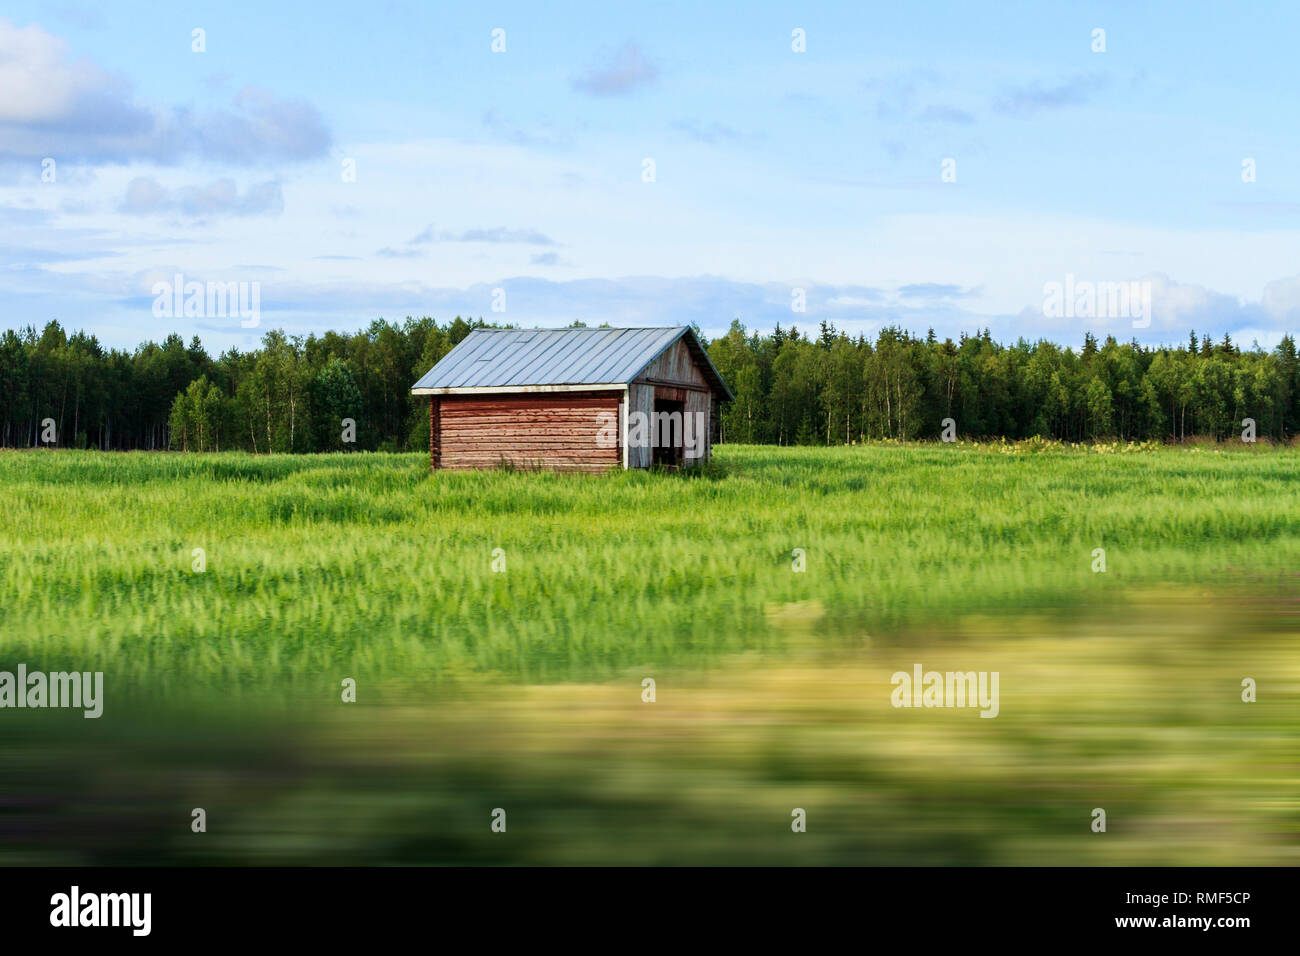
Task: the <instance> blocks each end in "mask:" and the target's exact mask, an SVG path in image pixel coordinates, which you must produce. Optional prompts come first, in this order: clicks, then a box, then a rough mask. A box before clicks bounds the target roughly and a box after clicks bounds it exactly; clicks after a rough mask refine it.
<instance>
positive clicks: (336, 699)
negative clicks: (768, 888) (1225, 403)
mask: <svg viewBox="0 0 1300 956" xmlns="http://www.w3.org/2000/svg"><path fill="white" fill-rule="evenodd" d="M1008 449H1009V450H1008ZM1112 451H1113V453H1110V454H1103V453H1100V452H1098V451H1097V450H1095V449H1087V448H1049V449H1034V448H1021V447H1019V446H1002V447H999V446H996V445H995V446H972V445H964V446H956V447H953V446H948V447H943V446H930V447H924V446H922V447H898V446H868V447H857V448H840V449H830V450H827V449H776V448H746V447H734V446H723V447H721V448H720V449H719V450H718V458H719V459H720V468H719V469H718V470H717V471H716V472H715V473H713V474H710V475H707V476H703V477H694V478H687V477H683V476H676V475H657V474H615V475H610V476H602V477H591V476H559V475H547V474H526V473H522V474H521V473H506V472H492V473H487V474H478V475H462V474H439V475H436V476H430V475H429V474H428V472H427V466H426V464H425V462H424V461H423V460H422V458H421V457H420V456H396V455H394V456H390V455H338V456H312V457H298V458H295V457H289V456H269V457H260V458H254V457H250V456H245V455H209V456H197V455H189V456H187V455H104V454H98V453H77V452H57V453H43V452H23V453H0V481H2V482H3V485H4V487H5V489H6V504H7V507H6V509H4V513H3V514H2V515H0V579H2V580H3V582H4V586H5V595H6V599H5V601H4V603H3V609H2V610H0V671H13V670H14V669H15V668H16V667H17V665H18V664H20V663H22V664H25V665H26V666H27V667H28V669H30V670H36V669H41V670H46V671H56V670H62V669H75V670H78V671H103V672H104V675H105V676H104V686H105V693H104V697H105V701H104V713H103V716H102V717H100V718H99V719H85V718H84V717H83V716H82V713H81V711H76V710H53V709H23V710H18V709H12V708H4V709H0V864H8V865H14V864H19V865H21V864H42V865H43V864H109V863H172V864H208V863H223V864H246V863H252V864H298V863H302V864H320V865H347V864H391V863H408V864H456V863H471V864H498V863H522V864H584V863H591V864H642V863H645V864H719V863H736V864H794V865H804V864H898V865H913V864H958V865H966V864H1047V865H1052V864H1098V865H1105V864H1156V865H1160V864H1188V865H1253V864H1263V865H1295V864H1296V863H1300V794H1298V792H1297V787H1296V783H1297V778H1298V777H1300V742H1298V741H1297V733H1296V731H1297V716H1298V715H1300V648H1297V645H1296V639H1295V638H1296V632H1297V623H1298V621H1300V575H1298V573H1297V572H1300V508H1298V507H1297V505H1300V500H1297V499H1300V491H1297V488H1296V482H1295V481H1294V477H1293V476H1294V475H1295V473H1296V468H1297V465H1300V455H1298V454H1297V453H1296V452H1294V451H1290V450H1286V449H1263V448H1261V449H1259V450H1255V449H1239V450H1236V451H1228V450H1223V451H1220V450H1218V449H1215V448H1213V447H1209V448H1200V449H1196V450H1190V449H1172V448H1171V449H1153V448H1141V447H1132V446H1130V447H1129V448H1127V449H1118V450H1112ZM196 548H198V549H201V551H202V553H203V556H204V561H203V562H202V563H203V569H202V570H198V569H197V564H196V561H197V558H196V556H195V555H194V553H193V552H194V549H196ZM795 549H799V550H800V551H801V552H802V559H800V557H799V556H798V555H796V553H795ZM1098 549H1101V551H1102V552H1103V555H1102V556H1101V561H1102V565H1101V566H1103V567H1104V568H1105V570H1100V569H1099V566H1098V560H1099V558H1098V555H1097V550H1098ZM494 563H495V564H496V565H497V567H498V568H501V567H502V566H503V567H504V569H503V570H501V569H498V570H494ZM800 564H802V570H798V569H797V568H798V566H799V565H800ZM918 665H919V666H920V667H922V668H923V670H924V671H925V672H930V671H936V672H940V673H944V672H959V673H964V672H979V673H996V674H997V675H998V676H999V681H998V688H999V694H1000V700H999V702H998V708H997V716H996V718H994V719H983V718H981V717H980V710H979V709H978V708H975V707H969V706H968V707H897V706H894V702H895V698H894V691H895V686H896V684H895V680H894V675H896V674H899V673H905V674H911V673H912V672H913V671H914V668H915V667H917V666H918ZM348 678H350V679H352V680H354V681H355V684H356V702H355V703H349V702H344V700H343V696H344V694H343V693H342V683H343V681H344V679H348ZM647 681H652V682H653V684H647V683H646V682H647ZM651 696H652V697H653V700H651V699H649V698H650V697H651ZM1243 698H1248V699H1243ZM1250 698H1253V699H1250ZM918 700H919V697H918ZM198 808H201V809H202V810H203V811H204V818H205V822H206V830H205V832H195V831H194V828H193V820H194V814H193V811H194V810H195V809H198ZM1098 810H1102V811H1104V818H1105V830H1104V832H1099V831H1098V830H1097V829H1096V827H1097V819H1098V818H1097V813H1096V811H1098ZM800 823H802V832H796V830H797V829H799V828H800V826H799V825H800ZM792 824H793V825H794V826H792ZM494 825H495V826H494ZM502 826H504V830H503V831H502V829H501V828H502Z"/></svg>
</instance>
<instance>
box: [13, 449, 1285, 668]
mask: <svg viewBox="0 0 1300 956" xmlns="http://www.w3.org/2000/svg"><path fill="white" fill-rule="evenodd" d="M1034 447H1035V446H1032V445H1021V446H1001V445H991V446H983V447H978V446H971V445H965V446H956V447H945V446H929V447H925V446H913V447H899V446H893V447H889V446H870V447H861V448H836V449H806V448H794V449H791V448H785V449H776V448H759V447H724V448H723V449H721V450H720V453H719V456H718V457H719V465H718V468H717V469H716V471H715V473H713V474H710V475H707V476H700V477H682V476H677V475H655V474H644V473H631V474H622V473H620V474H613V475H608V476H565V475H555V474H530V473H508V472H488V473H440V474H438V475H437V476H435V477H430V475H429V473H428V471H427V460H426V458H425V457H424V456H422V455H384V454H361V455H322V456H288V455H285V456H269V457H254V456H250V455H245V454H225V455H192V454H191V455H185V454H98V453H94V452H64V451H61V452H56V453H44V452H5V453H0V486H3V487H4V489H5V497H6V505H7V506H6V507H5V509H4V510H3V512H2V513H0V587H2V588H3V592H4V594H5V601H4V604H3V609H2V610H0V628H3V631H2V633H3V638H2V641H3V642H2V643H0V650H3V652H4V654H5V655H6V656H7V657H10V658H12V657H24V658H26V659H28V660H32V661H37V662H40V663H41V664H42V665H43V666H50V667H53V666H56V665H59V666H62V665H64V664H67V665H69V666H71V665H76V666H78V667H81V668H83V669H84V668H88V667H91V666H92V665H93V666H94V668H95V669H103V670H105V671H106V672H110V673H111V674H112V675H113V677H114V678H115V679H116V680H119V681H123V682H129V683H141V684H145V685H147V686H148V687H150V688H157V687H168V686H184V685H186V684H187V683H189V682H191V681H203V682H209V683H212V684H215V685H220V684H221V682H250V681H251V682H253V683H257V682H261V681H266V682H279V681H283V680H287V679H293V680H296V679H311V680H315V679H317V678H319V677H331V676H333V675H335V674H339V673H342V672H343V671H347V672H348V673H350V674H354V676H366V677H370V678H413V679H419V680H442V679H446V678H459V677H466V676H471V675H473V676H478V677H481V676H489V675H490V676H493V677H500V678H502V679H507V680H514V681H526V682H551V681H570V680H587V679H602V678H607V677H612V676H615V675H618V674H621V673H623V672H625V671H626V669H627V668H628V667H631V666H641V665H644V664H653V665H656V666H669V667H672V666H684V667H695V666H701V665H707V664H709V663H716V662H717V661H719V660H720V659H721V658H722V657H723V656H725V655H728V654H733V653H737V652H743V651H750V650H772V649H773V648H774V647H775V645H776V644H778V643H779V641H780V637H781V635H780V629H779V628H776V627H774V626H773V624H772V621H771V612H772V609H773V607H777V608H779V607H780V606H782V605H786V604H791V603H794V602H800V601H816V602H819V603H820V605H821V607H822V609H823V611H824V620H823V623H822V625H821V627H820V632H821V635H822V636H823V637H824V639H825V640H826V642H827V643H828V644H834V643H836V642H840V643H843V644H845V645H851V644H852V642H853V641H855V640H856V639H857V638H858V637H859V636H860V635H861V634H863V633H868V632H875V631H877V630H879V629H885V630H886V631H888V630H889V629H893V628H902V627H906V626H908V624H909V623H910V622H916V621H921V620H925V619H927V618H932V617H939V616H942V615H949V614H967V613H971V612H978V611H989V612H1014V611H1017V610H1022V609H1026V608H1036V609H1039V608H1057V609H1062V610H1064V611H1067V612H1071V613H1072V612H1073V611H1074V610H1076V609H1077V608H1079V607H1080V606H1085V605H1087V606H1093V605H1109V604H1115V603H1119V602H1122V601H1124V600H1125V593H1126V591H1127V589H1129V588H1132V587H1134V586H1146V585H1152V584H1175V585H1179V586H1190V587H1213V588H1231V587H1236V586H1241V587H1261V586H1263V587H1267V586H1268V580H1269V579H1270V578H1271V579H1272V580H1274V581H1275V583H1278V584H1279V585H1280V583H1281V582H1282V581H1283V580H1285V579H1286V578H1285V576H1286V575H1291V576H1292V577H1293V576H1294V573H1295V572H1296V571H1297V570H1300V482H1298V481H1297V480H1296V479H1297V472H1298V471H1300V454H1297V453H1296V452H1292V451H1275V450H1269V449H1266V448H1263V447H1261V449H1260V450H1259V451H1257V452H1256V451H1237V452H1222V451H1215V450H1210V449H1168V450H1164V449H1161V450H1136V451H1134V450H1129V451H1128V452H1127V453H1125V452H1124V450H1123V449H1122V448H1121V449H1120V450H1116V451H1112V452H1110V453H1105V452H1106V450H1107V446H1101V448H1100V449H1094V450H1074V451H1070V450H1046V451H1040V452H1037V453H1035V452H1033V451H1032V449H1033V448H1034ZM1016 449H1019V450H1018V451H1014V450H1016ZM1013 451H1014V453H1012V452H1013ZM796 548H800V549H803V551H804V567H805V570H804V571H803V572H802V573H796V572H795V571H794V570H793V565H794V558H793V557H792V555H793V552H794V549H796ZM1096 548H1103V549H1105V553H1106V554H1105V557H1106V572H1105V573H1104V574H1102V573H1094V572H1093V570H1092V566H1093V563H1094V558H1093V550H1094V549H1096ZM195 549H202V561H203V563H204V566H205V570H203V571H201V572H199V571H196V570H194V568H195V562H196V560H198V558H197V557H196V555H195V553H194V552H195ZM497 549H500V550H499V551H498V550H497ZM494 555H495V557H496V567H497V568H498V570H497V571H494V570H493V562H494ZM501 568H504V570H503V571H502V570H500V569H501Z"/></svg>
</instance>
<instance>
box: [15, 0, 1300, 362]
mask: <svg viewBox="0 0 1300 956" xmlns="http://www.w3.org/2000/svg"><path fill="white" fill-rule="evenodd" d="M1132 6H1133V5H1130V4H1105V3H1093V4H1068V3H1051V4H1044V3H1026V4H1014V3H999V4H987V5H981V4H971V3H954V4H947V3H928V4H924V5H901V4H895V5H875V4H873V5H864V4H855V3H844V4H820V5H819V4H811V5H810V4H757V5H746V6H745V8H744V10H745V12H744V13H743V14H741V13H739V12H737V11H738V10H740V9H741V8H740V7H739V6H738V5H732V4H727V5H722V4H716V5H709V4H700V3H690V4H655V5H653V6H647V7H644V8H642V9H640V10H632V9H629V8H624V7H623V6H622V5H615V4H609V3H593V4H558V5H550V4H545V5H543V4H496V5H494V4H487V5H477V4H475V5H469V4H466V5H462V6H461V7H460V9H452V8H450V5H444V4H431V3H429V4H425V3H383V2H378V3H374V4H370V5H357V4H350V3H349V4H336V3H329V2H312V3H301V4H289V3H284V4H274V5H269V4H265V3H257V4H254V3H240V2H223V3H219V4H218V3H213V4H169V5H165V6H164V5H159V4H146V3H127V2H115V3H113V4H111V5H110V4H90V3H77V2H72V0H69V2H48V3H47V2H33V3H23V2H12V0H8V2H6V3H5V4H4V6H3V8H2V9H0V269H2V270H3V281H0V309H3V315H4V321H3V325H4V326H7V327H18V326H22V325H26V324H29V323H30V324H35V325H37V326H40V325H43V324H44V323H45V322H46V321H48V320H49V319H51V318H57V319H59V320H60V321H61V322H63V323H64V325H65V326H67V327H70V328H85V329H87V330H89V331H92V332H94V333H95V334H97V335H98V336H99V337H100V339H101V341H103V342H105V343H106V344H110V345H116V346H123V347H126V346H134V345H136V344H138V343H139V342H141V341H143V340H145V339H147V338H157V337H160V336H161V335H163V334H166V333H167V332H169V331H178V332H180V333H182V334H183V335H184V336H185V337H186V338H187V339H188V338H189V337H190V336H191V335H194V334H198V335H199V336H200V337H201V338H202V339H203V341H204V343H205V344H207V345H208V346H209V348H210V349H214V350H220V349H224V348H226V347H229V346H232V345H234V346H240V347H248V346H251V345H253V344H254V343H255V342H256V340H257V338H258V337H259V336H260V335H261V334H262V332H264V331H265V329H266V328H270V327H282V328H285V329H287V330H289V331H291V332H295V333H304V334H305V333H307V332H310V331H324V330H326V329H338V330H351V329H355V328H359V327H363V326H364V325H366V324H368V323H369V322H370V320H372V319H373V318H376V317H379V316H384V317H387V318H401V317H404V316H406V315H422V314H428V315H433V316H435V317H437V318H439V319H447V318H450V317H452V316H453V315H455V314H458V313H459V314H462V315H473V316H480V315H481V316H484V317H486V318H492V319H497V320H504V321H510V322H516V323H520V324H523V325H535V324H539V325H559V324H567V323H568V322H570V321H572V320H574V319H581V320H583V321H587V322H591V323H595V322H601V321H608V322H610V323H612V324H615V325H660V324H679V323H681V322H688V321H693V322H696V323H698V324H699V325H700V326H701V327H702V328H703V329H704V330H705V331H706V332H708V333H710V334H715V333H718V332H720V331H722V330H724V329H725V328H726V327H727V326H728V325H729V324H730V322H731V320H732V318H734V317H736V316H739V317H740V318H741V320H742V321H743V322H745V323H746V325H747V326H749V327H751V328H758V329H764V330H767V329H771V328H772V327H773V326H774V325H775V324H776V323H777V322H780V323H781V324H782V325H783V326H787V327H788V326H789V325H791V324H796V325H799V326H801V327H805V328H810V327H814V326H816V324H817V323H818V322H820V321H821V320H823V319H828V320H831V321H833V322H835V324H836V325H837V326H839V327H841V328H845V329H848V330H850V331H852V332H858V331H862V332H866V333H868V334H871V333H873V332H874V331H875V330H877V329H879V328H880V327H882V326H884V325H889V324H899V325H902V326H904V327H906V328H909V329H912V330H913V331H917V332H924V331H925V330H926V329H927V328H929V327H933V328H935V330H936V331H937V332H939V333H940V334H941V335H953V336H954V337H955V336H956V335H957V334H958V333H960V332H961V331H974V330H976V329H979V328H983V327H986V326H987V327H989V328H990V329H991V330H992V331H993V334H994V335H995V337H997V338H1000V339H1002V340H1010V339H1014V338H1016V337H1018V336H1025V337H1029V338H1039V337H1043V338H1049V339H1053V340H1055V341H1059V342H1063V343H1067V344H1074V343H1077V342H1078V341H1080V340H1081V339H1082V335H1083V331H1084V330H1085V329H1092V330H1094V331H1098V332H1100V333H1103V334H1104V333H1107V332H1112V333H1114V334H1115V335H1117V336H1118V337H1119V338H1121V339H1128V338H1138V339H1139V340H1141V341H1148V342H1169V341H1178V342H1181V341H1184V340H1185V339H1186V338H1187V334H1188V332H1189V331H1190V330H1191V329H1196V330H1198V331H1200V332H1204V331H1206V330H1210V331H1212V332H1213V333H1214V334H1215V336H1216V337H1219V336H1221V335H1222V334H1223V333H1224V332H1230V333H1232V334H1233V336H1234V338H1236V339H1237V340H1238V341H1239V342H1242V343H1244V344H1249V343H1250V342H1251V341H1252V340H1258V341H1259V342H1260V344H1262V345H1264V346H1271V345H1273V344H1275V343H1276V341H1277V340H1278V339H1279V338H1280V337H1281V335H1282V334H1284V333H1285V332H1287V331H1292V332H1294V331H1295V330H1296V329H1297V327H1298V326H1300V321H1298V318H1300V255H1298V253H1300V243H1298V242H1297V233H1296V226H1297V224H1300V124H1297V123H1296V122H1295V121H1294V118H1293V115H1292V113H1293V110H1292V109H1290V104H1291V103H1293V102H1294V101H1295V100H1296V92H1297V86H1298V85H1300V83H1298V82H1297V81H1298V79H1300V77H1298V76H1297V73H1298V69H1297V58H1296V56H1295V53H1294V42H1293V38H1294V37H1295V36H1296V35H1298V33H1300V31H1298V29H1297V28H1298V27H1300V22H1297V21H1300V10H1297V9H1296V8H1295V7H1294V6H1289V5H1278V6H1277V7H1276V8H1270V7H1269V6H1268V5H1262V6H1252V7H1251V8H1250V10H1249V13H1246V12H1233V11H1230V10H1227V9H1226V8H1221V9H1220V10H1219V11H1214V10H1211V9H1210V8H1209V6H1208V5H1204V6H1203V5H1200V4H1186V3H1168V4H1144V5H1142V8H1141V9H1131V7H1132ZM195 28H201V29H202V30H203V31H204V42H205V46H206V50H205V52H202V53H197V52H194V51H193V49H192V46H193V40H192V31H193V30H194V29H195ZM1098 28H1100V29H1103V30H1104V31H1105V52H1094V51H1093V49H1092V48H1093V46H1094V42H1095V41H1094V37H1093V31H1094V30H1095V29H1098ZM496 29H501V30H504V31H505V50H504V52H493V50H492V44H493V30H496ZM795 29H801V30H803V31H804V34H805V36H806V51H804V52H795V51H794V50H793V49H792V31H794V30H795ZM46 159H53V160H54V162H55V166H54V169H55V176H54V181H53V182H49V181H42V170H43V162H44V161H45V160H46ZM647 159H649V160H653V163H654V181H653V182H646V181H645V176H644V170H645V162H646V160H647ZM1248 159H1249V160H1253V162H1254V168H1255V178H1254V181H1253V182H1245V181H1243V175H1242V169H1243V162H1244V161H1246V160H1248ZM945 160H951V161H952V164H951V167H950V168H951V169H952V170H953V171H954V172H955V181H944V179H943V177H942V175H941V174H942V171H943V168H944V161H945ZM347 161H351V162H352V163H353V164H354V168H355V171H356V176H355V181H345V177H344V176H343V173H342V170H343V168H344V165H345V163H346V162H347ZM47 178H48V177H47ZM177 273H180V274H182V275H184V276H185V278H186V280H197V281H200V282H203V281H220V282H228V281H244V282H257V283H260V301H261V316H260V326H259V327H258V328H242V327H241V325H240V322H239V321H238V320H232V319H231V318H229V317H214V316H210V317H188V318H185V317H180V318H172V317H162V318H160V317H156V316H155V315H154V310H153V308H152V306H153V304H154V295H153V294H152V289H153V286H154V284H155V283H156V282H158V281H160V280H163V279H170V278H171V277H172V276H174V275H175V274H177ZM1067 276H1073V277H1076V279H1078V280H1081V281H1090V282H1130V281H1143V282H1147V283H1149V284H1150V288H1151V289H1152V300H1153V304H1152V312H1153V321H1152V322H1151V324H1150V326H1149V327H1147V328H1138V329H1135V328H1133V327H1132V323H1131V321H1130V320H1129V319H1128V317H1127V316H1123V317H1097V316H1092V317H1085V318H1073V317H1072V318H1049V317H1047V316H1045V314H1044V309H1043V299H1044V289H1045V285H1046V284H1047V283H1052V282H1057V283H1060V282H1064V281H1065V279H1066V277H1067ZM498 289H500V290H504V293H505V295H504V306H505V311H504V313H494V312H493V310H492V306H493V302H494V290H498ZM795 289H803V290H805V298H806V310H805V311H803V312H795V311H794V310H793V309H792V302H793V301H794V292H793V290H795ZM495 301H496V302H497V303H498V305H500V304H501V301H502V300H501V297H500V296H498V297H497V298H496V300H495Z"/></svg>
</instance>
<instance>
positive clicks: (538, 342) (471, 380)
mask: <svg viewBox="0 0 1300 956" xmlns="http://www.w3.org/2000/svg"><path fill="white" fill-rule="evenodd" d="M682 336H686V344H687V347H688V348H690V350H691V353H692V354H693V355H694V356H695V360H696V361H697V362H698V363H699V364H700V367H701V371H703V372H704V375H705V377H706V378H707V379H708V380H709V382H710V383H711V384H712V385H713V387H714V389H715V390H716V391H717V392H718V393H719V394H720V395H721V396H722V397H723V398H725V399H730V398H731V397H732V395H731V390H730V389H728V388H727V386H726V383H725V382H723V381H722V376H721V375H719V374H718V370H717V369H716V368H714V367H713V363H712V362H711V361H710V360H709V356H708V353H706V352H705V351H704V347H703V346H702V345H701V344H700V341H699V339H697V338H696V337H695V333H694V332H693V331H691V328H690V326H686V325H681V326H674V327H660V328H649V329H474V330H473V331H472V332H470V334H469V335H467V336H466V337H465V338H464V339H462V340H461V342H460V343H459V344H458V345H457V346H456V347H455V348H453V349H452V350H451V351H450V352H448V353H447V354H446V355H445V356H443V358H442V361H440V362H439V363H438V364H437V365H435V366H434V367H433V368H431V369H430V370H429V371H428V372H426V373H425V374H424V375H423V376H422V377H421V378H420V380H419V381H418V382H416V383H415V384H414V385H413V386H412V387H411V388H412V391H417V390H421V391H422V390H425V389H462V388H463V389H471V388H498V389H499V388H509V387H511V386H518V387H520V388H523V387H527V386H537V385H552V386H565V385H626V384H627V383H628V382H631V381H633V380H634V379H635V378H636V377H637V376H638V375H640V374H641V373H642V372H643V371H645V368H646V366H647V365H649V364H650V363H651V362H653V361H654V360H655V359H656V358H658V357H659V355H660V354H661V353H662V352H663V351H664V350H665V349H666V348H668V346H670V345H672V344H673V343H674V342H676V341H677V340H678V339H679V338H681V337H682Z"/></svg>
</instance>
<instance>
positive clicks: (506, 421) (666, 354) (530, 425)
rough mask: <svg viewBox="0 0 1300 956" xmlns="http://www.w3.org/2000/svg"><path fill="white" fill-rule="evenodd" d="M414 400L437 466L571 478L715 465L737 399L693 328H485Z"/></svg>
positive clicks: (450, 356) (438, 368)
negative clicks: (719, 432) (727, 405)
mask: <svg viewBox="0 0 1300 956" xmlns="http://www.w3.org/2000/svg"><path fill="white" fill-rule="evenodd" d="M411 394H412V395H427V396H429V459H430V467H432V468H435V469H436V468H491V467H495V466H497V465H502V464H509V465H513V466H516V467H521V468H548V469H558V470H563V471H605V470H608V469H611V468H649V467H651V466H652V465H663V466H665V467H689V466H691V465H694V464H697V463H698V462H701V461H705V460H707V459H708V458H709V456H710V454H711V453H712V448H713V436H714V434H715V429H716V425H717V416H718V404H719V403H720V402H725V401H730V400H731V399H732V397H733V396H732V394H731V391H730V390H729V389H728V388H727V385H726V383H725V382H723V380H722V376H721V375H719V374H718V370H717V369H716V368H714V367H713V363H712V362H711V361H710V360H709V356H708V353H706V352H705V351H704V346H703V345H701V344H700V340H699V339H698V338H696V336H695V333H694V332H693V331H692V330H691V329H690V327H688V326H680V327H676V328H652V329H531V330H527V329H475V330H474V331H472V332H470V334H469V335H468V336H466V337H465V339H464V340H462V341H461V343H460V344H459V345H457V346H456V347H455V348H453V349H452V350H451V351H450V352H448V353H447V355H446V356H445V357H444V358H443V359H442V361H440V362H439V363H438V364H437V365H435V366H434V367H433V368H431V369H430V370H429V371H428V373H427V374H425V375H424V377H422V378H421V379H420V380H419V381H418V382H416V383H415V385H414V386H413V387H412V388H411Z"/></svg>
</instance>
